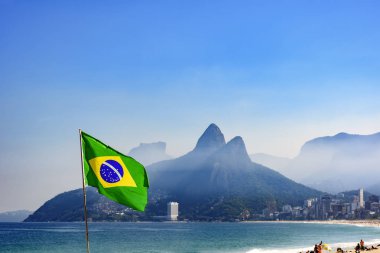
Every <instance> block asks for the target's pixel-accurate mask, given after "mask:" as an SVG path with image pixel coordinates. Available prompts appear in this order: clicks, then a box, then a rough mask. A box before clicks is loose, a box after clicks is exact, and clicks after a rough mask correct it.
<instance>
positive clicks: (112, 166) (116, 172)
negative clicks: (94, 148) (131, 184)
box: [100, 160, 124, 184]
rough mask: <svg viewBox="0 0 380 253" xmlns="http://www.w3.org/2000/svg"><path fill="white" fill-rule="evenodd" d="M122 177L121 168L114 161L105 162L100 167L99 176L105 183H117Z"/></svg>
mask: <svg viewBox="0 0 380 253" xmlns="http://www.w3.org/2000/svg"><path fill="white" fill-rule="evenodd" d="M123 175H124V171H123V167H122V166H121V165H120V163H118V162H117V161H115V160H107V161H105V162H103V163H102V165H101V166H100V176H101V177H102V179H103V180H104V181H106V182H107V183H111V184H112V183H116V182H119V181H120V180H121V179H122V178H123Z"/></svg>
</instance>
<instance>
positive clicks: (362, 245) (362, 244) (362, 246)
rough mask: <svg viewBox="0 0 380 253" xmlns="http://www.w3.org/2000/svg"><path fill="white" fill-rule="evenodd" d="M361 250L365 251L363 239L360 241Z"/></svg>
mask: <svg viewBox="0 0 380 253" xmlns="http://www.w3.org/2000/svg"><path fill="white" fill-rule="evenodd" d="M360 249H361V250H364V241H363V239H360Z"/></svg>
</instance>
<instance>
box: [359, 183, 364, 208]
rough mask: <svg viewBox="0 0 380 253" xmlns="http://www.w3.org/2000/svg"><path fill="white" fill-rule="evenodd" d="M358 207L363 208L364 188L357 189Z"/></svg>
mask: <svg viewBox="0 0 380 253" xmlns="http://www.w3.org/2000/svg"><path fill="white" fill-rule="evenodd" d="M359 207H360V208H364V190H363V188H360V190H359Z"/></svg>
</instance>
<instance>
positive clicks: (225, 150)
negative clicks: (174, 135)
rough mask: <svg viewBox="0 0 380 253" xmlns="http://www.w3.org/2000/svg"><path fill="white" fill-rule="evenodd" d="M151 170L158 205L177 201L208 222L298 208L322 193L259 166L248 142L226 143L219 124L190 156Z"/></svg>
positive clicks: (236, 139) (187, 212)
mask: <svg viewBox="0 0 380 253" xmlns="http://www.w3.org/2000/svg"><path fill="white" fill-rule="evenodd" d="M147 169H148V172H149V176H150V185H151V192H152V198H153V199H155V201H156V204H157V205H158V206H162V203H164V202H167V201H169V200H170V201H177V202H179V203H180V205H181V210H182V211H181V213H182V215H183V216H184V217H188V218H190V219H191V218H194V217H196V216H197V215H198V216H199V215H200V214H201V215H202V216H203V217H204V218H205V219H208V218H207V217H214V218H215V217H220V216H223V213H225V212H226V210H227V209H228V210H230V213H229V214H230V215H232V216H234V217H238V216H239V214H240V213H241V212H243V211H244V210H248V211H250V212H252V211H254V212H261V210H262V209H264V208H266V207H273V206H281V205H283V204H285V203H288V204H292V205H298V204H302V202H303V200H305V199H306V198H308V197H313V196H319V195H320V194H321V192H318V191H316V190H313V189H311V188H308V187H306V186H303V185H301V184H298V183H295V182H294V181H292V180H290V179H288V178H286V177H284V176H282V175H281V174H280V173H278V172H276V171H274V170H271V169H269V168H267V167H265V166H262V165H260V164H257V163H253V162H252V161H251V160H250V157H249V156H248V154H247V151H246V148H245V144H244V141H243V139H242V138H241V137H240V136H237V137H234V138H233V139H232V140H230V141H229V142H228V143H225V139H224V136H223V134H222V132H221V131H220V129H219V128H218V127H217V126H216V125H215V124H211V125H210V126H209V127H208V128H207V129H206V131H205V132H204V134H202V136H201V137H200V139H199V140H198V142H197V145H196V146H195V148H194V149H193V150H192V151H190V152H189V153H187V154H186V155H184V156H182V157H179V158H177V159H173V160H168V161H163V162H159V163H156V164H153V165H151V166H148V167H147ZM160 203H161V204H160ZM182 208H183V209H182ZM157 211H158V212H163V211H164V210H157Z"/></svg>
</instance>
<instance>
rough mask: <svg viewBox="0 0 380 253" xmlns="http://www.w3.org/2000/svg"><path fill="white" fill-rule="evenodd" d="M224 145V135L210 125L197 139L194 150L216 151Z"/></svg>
mask: <svg viewBox="0 0 380 253" xmlns="http://www.w3.org/2000/svg"><path fill="white" fill-rule="evenodd" d="M224 144H226V141H225V140H224V135H223V133H222V131H220V129H219V127H218V126H217V125H215V124H214V123H212V124H210V125H209V126H208V127H207V129H206V131H204V133H203V134H202V136H201V137H200V138H199V140H198V142H197V145H196V146H195V149H194V150H205V149H207V150H210V149H211V150H217V149H218V148H220V147H222V146H223V145H224Z"/></svg>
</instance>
